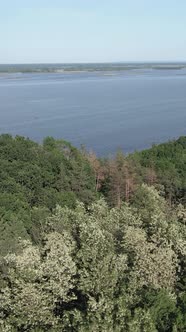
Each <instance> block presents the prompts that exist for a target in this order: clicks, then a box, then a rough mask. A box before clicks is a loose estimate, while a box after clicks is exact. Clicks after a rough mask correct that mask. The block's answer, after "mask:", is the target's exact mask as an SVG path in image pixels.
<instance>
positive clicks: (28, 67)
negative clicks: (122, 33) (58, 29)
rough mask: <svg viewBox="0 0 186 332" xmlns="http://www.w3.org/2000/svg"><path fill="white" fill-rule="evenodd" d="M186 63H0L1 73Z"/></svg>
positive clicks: (175, 67)
mask: <svg viewBox="0 0 186 332" xmlns="http://www.w3.org/2000/svg"><path fill="white" fill-rule="evenodd" d="M185 68H186V63H95V64H87V63H84V64H10V65H8V64H0V74H18V73H22V74H23V73H38V74H42V73H56V74H57V73H60V74H61V73H63V74H66V73H83V72H113V71H126V70H127V71H129V70H139V69H143V70H148V69H151V70H181V69H185Z"/></svg>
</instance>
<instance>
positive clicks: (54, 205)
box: [0, 135, 186, 332]
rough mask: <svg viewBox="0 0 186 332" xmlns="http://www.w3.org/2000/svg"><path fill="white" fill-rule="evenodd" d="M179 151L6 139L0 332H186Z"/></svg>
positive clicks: (0, 196) (0, 146)
mask: <svg viewBox="0 0 186 332" xmlns="http://www.w3.org/2000/svg"><path fill="white" fill-rule="evenodd" d="M185 151H186V138H185V137H182V138H180V139H178V140H177V141H173V142H169V143H166V144H161V145H159V146H153V147H152V149H149V150H146V151H142V152H139V153H137V152H136V153H134V154H133V155H129V156H124V155H123V154H122V153H121V152H119V153H118V154H117V156H116V158H115V159H112V160H97V159H96V156H95V155H94V154H92V155H88V156H87V155H86V153H85V151H81V152H80V151H78V150H77V149H76V148H74V147H72V146H71V145H70V143H68V142H66V141H62V140H55V139H54V138H52V137H47V138H46V139H45V140H44V142H43V145H39V144H37V143H34V142H32V141H30V140H29V139H25V138H23V137H19V136H16V137H15V138H13V137H12V136H10V135H1V136H0V156H1V163H0V176H1V181H0V234H1V236H0V252H1V256H0V331H2V332H10V331H11V332H46V331H49V332H61V331H64V332H182V331H186V277H185V276H186V209H185V205H184V197H185V192H186V190H185V189H186V186H185V184H186V182H185V174H186V172H185V171H186V169H185V165H186V159H185ZM144 183H145V184H144ZM100 194H102V195H104V196H105V198H100V199H99V200H98V199H97V198H98V195H99V196H100ZM177 203H178V204H177ZM181 203H182V204H181Z"/></svg>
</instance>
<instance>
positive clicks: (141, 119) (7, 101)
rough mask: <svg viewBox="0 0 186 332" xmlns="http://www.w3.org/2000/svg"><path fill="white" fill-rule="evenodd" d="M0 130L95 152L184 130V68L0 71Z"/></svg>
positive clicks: (126, 149)
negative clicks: (1, 73)
mask: <svg viewBox="0 0 186 332" xmlns="http://www.w3.org/2000/svg"><path fill="white" fill-rule="evenodd" d="M0 133H11V134H13V135H16V134H18V135H24V136H27V137H29V138H31V139H34V140H36V141H39V142H41V141H42V139H43V138H44V137H46V136H54V137H55V138H63V139H65V140H68V141H70V142H71V143H72V144H73V145H75V146H77V147H79V146H80V145H81V144H83V145H85V146H86V147H87V149H92V150H94V151H95V152H96V153H97V154H98V155H109V154H111V155H112V154H114V153H115V152H116V151H117V149H122V150H123V151H124V152H130V151H134V150H136V149H137V150H139V149H143V148H146V147H149V146H151V144H153V143H159V142H164V141H166V140H169V139H173V138H177V137H178V136H181V135H186V69H180V70H177V69H176V70H175V69H174V70H173V69H172V70H170V69H169V70H168V69H167V70H166V69H165V70H162V69H161V70H157V69H156V70H152V69H151V70H150V69H149V70H126V71H122V72H114V73H113V72H112V73H106V72H92V73H90V72H81V73H49V74H44V73H41V74H7V75H1V76H0Z"/></svg>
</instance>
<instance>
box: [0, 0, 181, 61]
mask: <svg viewBox="0 0 186 332" xmlns="http://www.w3.org/2000/svg"><path fill="white" fill-rule="evenodd" d="M120 61H126V62H141V61H142V62H143V61H151V62H152V61H160V62H161V61H170V62H171V61H186V0H66V1H65V0H6V1H5V0H0V63H72V62H75V63H77V62H120Z"/></svg>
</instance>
